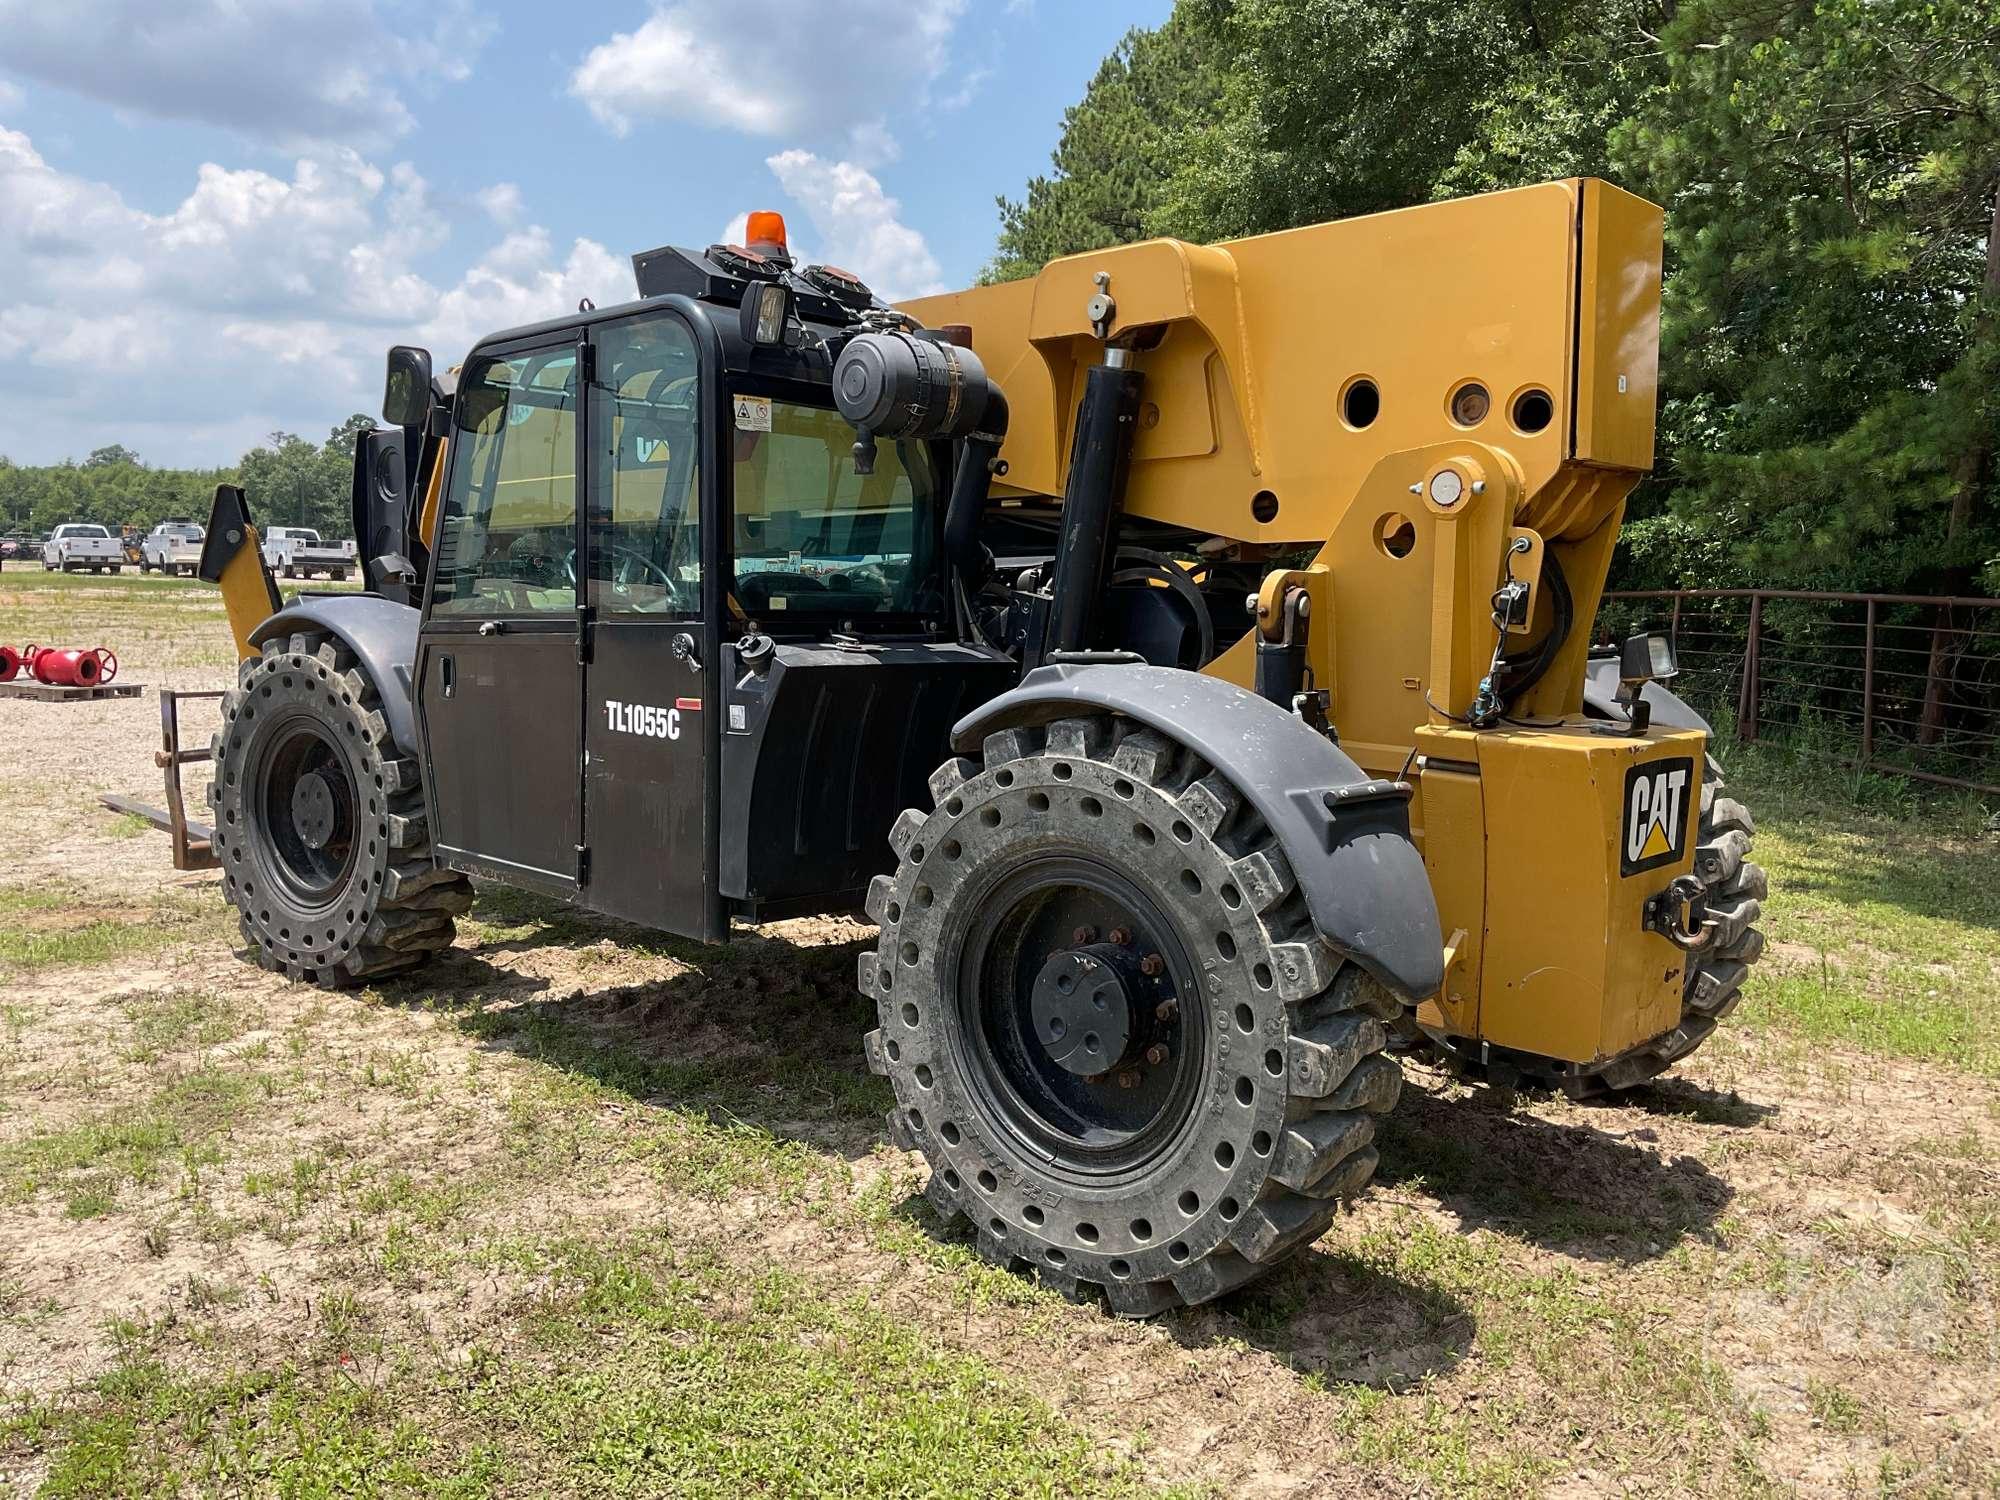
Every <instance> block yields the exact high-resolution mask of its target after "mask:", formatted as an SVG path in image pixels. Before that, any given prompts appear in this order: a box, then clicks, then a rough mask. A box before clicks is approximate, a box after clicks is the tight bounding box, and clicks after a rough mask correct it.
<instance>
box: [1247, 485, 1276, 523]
mask: <svg viewBox="0 0 2000 1500" xmlns="http://www.w3.org/2000/svg"><path fill="white" fill-rule="evenodd" d="M1250 518H1251V519H1252V520H1253V521H1255V522H1257V524H1258V525H1260V526H1268V525H1270V524H1271V523H1272V522H1273V521H1275V520H1277V519H1278V497H1277V496H1276V495H1274V494H1272V493H1271V492H1270V491H1269V490H1259V491H1257V493H1256V494H1254V495H1252V496H1251V497H1250Z"/></svg>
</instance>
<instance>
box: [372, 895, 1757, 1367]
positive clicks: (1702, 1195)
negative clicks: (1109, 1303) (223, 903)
mask: <svg viewBox="0 0 2000 1500" xmlns="http://www.w3.org/2000/svg"><path fill="white" fill-rule="evenodd" d="M496 897H497V899H495V898H496ZM475 916H476V917H478V918H479V919H480V920H482V921H484V922H485V923H487V924H488V928H489V930H492V931H494V933H495V935H494V936H493V937H491V938H490V939H489V940H488V941H485V942H482V943H479V944H476V945H474V946H472V947H470V948H460V949H455V950H453V952H452V953H451V954H449V955H448V956H446V957H445V958H443V959H441V960H440V961H439V962H438V963H437V964H435V965H433V966H432V967H430V968H429V969H427V970H426V971H425V972H424V974H423V975H422V976H421V978H419V979H416V980H412V981H409V982H406V983H402V984H397V985H391V986H386V987H385V989H384V995H385V999H387V1000H388V1001H389V1002H390V1003H392V1004H408V1005H419V1004H421V1005H426V1006H431V1007H435V1008H438V1009H440V1010H442V1011H444V1012H445V1013H446V1014H448V1015H450V1016H451V1017H452V1018H453V1019H454V1020H455V1023H456V1024H457V1025H458V1026H460V1027H461V1028H462V1029H464V1030H465V1031H466V1032H467V1033H468V1034H470V1035H473V1036H475V1037H477V1038H478V1039H479V1040H481V1041H482V1042H483V1043H485V1044H486V1045H488V1046H491V1047H495V1048H499V1049H504V1050H506V1051H509V1052H511V1053H514V1054H516V1055H522V1056H529V1057H533V1058H535V1059H537V1060H538V1061H541V1062H543V1063H546V1064H548V1065H550V1066H553V1067H558V1068H563V1069H566V1070H569V1071H571V1072H573V1073H575V1074H578V1075H580V1076H583V1077H588V1078H590V1079H592V1080H594V1081H596V1082H598V1083H600V1084H603V1085H606V1086H609V1087H612V1088H616V1089H618V1090H620V1091H621V1092H623V1093H625V1094H626V1095H628V1096H629V1097H631V1098H632V1099H634V1100H637V1101H639V1102H640V1103H642V1104H646V1105H651V1106H654V1107H660V1108H669V1109H676V1110H682V1111H691V1112H695V1113H706V1114H707V1115H709V1116H710V1117H712V1118H715V1119H717V1120H722V1121H727V1122H730V1123H740V1124H743V1125H748V1126H750V1127H752V1128H755V1129H759V1130H764V1131H768V1132H769V1133H770V1134H772V1135H773V1136H775V1137H778V1138H781V1139H786V1140H795V1141H798V1142H801V1143H803V1144H805V1145H807V1146H809V1147H811V1148H812V1149H814V1150H817V1151H821V1152H825V1153H827V1154H829V1155H833V1156H838V1157H841V1158H843V1159H846V1160H856V1159H859V1158H861V1157H864V1156H866V1155H868V1154H869V1153H870V1152H871V1151H873V1150H874V1149H875V1146H876V1145H877V1143H878V1142H879V1139H880V1129H881V1119H882V1116H883V1113H884V1112H885V1111H886V1110H887V1109H888V1108H889V1107H890V1105H891V1104H892V1102H893V1099H892V1096H891V1094H890V1092H889V1089H888V1086H887V1085H886V1084H885V1083H884V1082H882V1081H881V1080H879V1079H877V1078H875V1077H873V1076H872V1075H870V1074H869V1073H868V1071H867V1066H866V1063H865V1061H864V1059H863V1057H862V1051H861V1037H862V1035H863V1034H864V1033H865V1032H866V1031H867V1029H868V1028H869V1027H870V1026H872V1025H873V1024H874V1009H873V1007H872V1006H871V1005H870V1004H869V1002H868V1001H867V1000H865V999H864V998H863V997H862V996H861V995H860V994H859V993H858V992H857V990H856V989H855V985H854V971H855V964H856V961H857V957H858V955H859V954H860V953H861V952H862V951H863V950H864V949H865V948H866V947H867V946H868V943H869V941H870V940H871V939H872V936H873V934H872V932H871V931H869V930H868V929H857V930H856V937H855V940H854V941H851V942H838V941H836V942H831V943H799V942H791V941H788V940H786V939H785V938H783V937H779V936H771V935H768V934H765V933H761V932H745V933H743V934H741V935H740V936H739V937H737V938H736V939H735V940H734V941H732V942H729V943H726V944H720V945H715V946H707V945H702V944H698V943H691V942H686V941H683V940H680V939H674V938H663V937H661V936H660V935H658V934H654V933H646V932H642V931H640V930H639V929H635V928H631V927H628V926H626V925H625V924H622V923H618V922H615V921H611V920H608V919H603V918H598V917H594V916H591V915H589V914H587V913H579V912H576V911H574V910H572V909H570V908H568V907H566V906H562V905H561V904H559V903H556V902H552V901H547V902H545V901H542V900H541V899H540V898H536V897H523V896H522V895H520V894H519V893H517V892H511V891H510V892H504V893H493V894H491V895H489V894H488V893H485V892H482V895H481V899H480V904H479V907H478V908H477V909H476V910H475ZM607 939H608V940H609V943H610V944H611V945H612V946H608V947H607V949H606V963H607V968H608V967H609V965H611V964H613V963H615V961H616V957H617V955H618V954H619V953H620V952H622V951H625V950H627V949H637V950H641V951H645V952H648V953H652V954H657V955H664V956H668V957H672V958H674V959H676V960H677V961H679V962H680V963H682V964H683V965H685V967H684V968H683V969H682V970H681V971H680V972H678V973H675V974H673V975H671V976H669V977H667V978H664V979H660V980H654V981H649V982H645V983H638V984H630V983H616V982H609V980H610V975H609V973H607V982H605V983H603V984H601V985H593V984H591V983H590V982H589V979H588V974H589V969H588V967H586V968H584V969H583V970H582V974H583V975H584V976H585V977H584V979H583V982H582V983H578V982H577V981H576V979H574V978H572V979H570V980H566V981H562V982H559V983H556V984H551V982H550V981H549V980H547V979H545V978H541V977H538V976H535V975H532V974H526V973H521V972H516V971H514V970H512V969H509V968H506V967H503V966H502V964H501V962H500V961H502V960H504V959H505V958H506V957H507V956H508V955H510V954H514V953H519V952H524V951H528V950H531V949H536V948H546V947H549V946H552V945H553V946H564V947H569V948H571V949H574V950H584V951H587V950H589V949H590V948H592V947H593V946H595V945H598V944H602V943H605V942H606V940H607ZM1771 1112H1772V1111H1771V1110H1770V1109H1769V1108H1768V1107H1766V1106H1763V1105H1759V1104H1755V1103H1752V1102H1748V1101H1745V1100H1742V1099H1740V1098H1738V1097H1737V1096H1735V1095H1725V1094H1718V1093H1714V1092H1712V1091H1708V1090H1704V1089H1701V1088H1699V1087H1698V1086H1696V1085H1693V1084H1690V1083H1687V1082H1685V1081H1681V1080H1668V1081H1666V1082H1663V1083H1660V1084H1656V1085H1654V1086H1653V1087H1651V1088H1648V1089H1645V1090H1641V1091H1637V1092H1635V1093H1633V1094H1630V1095H1626V1096H1623V1097H1622V1098H1621V1099H1620V1101H1619V1105H1618V1107H1617V1108H1614V1109H1606V1110H1605V1111H1604V1112H1603V1124H1602V1125H1599V1124H1596V1123H1575V1122H1567V1121H1551V1120H1545V1119H1542V1118H1539V1117H1538V1116H1536V1115H1535V1114H1532V1113H1528V1112H1524V1111H1520V1110H1515V1109H1511V1108H1509V1107H1508V1106H1507V1105H1506V1104H1505V1103H1504V1102H1503V1101H1501V1100H1500V1099H1499V1098H1498V1096H1496V1095H1493V1094H1491V1093H1488V1092H1486V1091H1483V1090H1480V1091H1474V1092H1473V1093H1471V1094H1469V1095H1467V1094H1464V1093H1462V1092H1459V1091H1457V1090H1453V1089H1451V1088H1449V1086H1447V1085H1445V1084H1444V1083H1443V1082H1442V1081H1441V1080H1431V1079H1426V1078H1425V1077H1424V1076H1423V1075H1420V1074H1413V1081H1412V1085H1411V1086H1410V1087H1409V1088H1407V1089H1406V1090H1405V1091H1404V1095H1403V1100H1402V1103H1401V1104H1400V1105H1399V1106H1398V1107H1397V1109H1396V1111H1395V1112H1394V1113H1393V1114H1392V1115H1390V1116H1389V1117H1388V1118H1387V1119H1386V1120H1385V1121H1384V1122H1383V1124H1382V1127H1381V1129H1380V1130H1379V1133H1378V1145H1379V1148H1380V1150H1381V1153H1382V1162H1381V1166H1380V1169H1379V1170H1378V1172H1377V1175H1376V1184H1377V1186H1378V1188H1381V1189H1385V1190H1388V1191H1390V1192H1394V1193H1398V1194H1401V1195H1404V1196H1406V1197H1412V1198H1417V1199H1427V1200H1429V1201H1430V1202H1431V1203H1434V1204H1435V1205H1436V1207H1437V1208H1438V1209H1439V1210H1441V1211H1442V1212H1443V1213H1445V1214H1446V1215H1448V1216H1450V1217H1451V1218H1452V1219H1455V1220H1456V1222H1457V1223H1458V1224H1459V1225H1460V1226H1462V1227H1463V1228H1464V1229H1467V1230H1471V1229H1477V1228H1486V1229H1490V1230H1492V1231H1493V1232H1495V1233H1497V1234H1501V1235H1504V1236H1507V1237H1510V1238H1514V1239H1518V1240H1524V1241H1527V1242H1529V1243H1533V1244H1536V1245H1539V1246H1542V1247H1544V1248H1547V1249H1551V1250H1554V1251H1557V1252H1559V1253H1561V1254H1564V1255H1568V1256H1573V1257H1576V1258H1578V1259H1583V1260H1591V1261H1602V1262H1610V1263H1614V1264H1633V1263H1637V1262H1640V1261H1644V1260H1648V1259H1651V1258H1653V1257H1656V1256H1659V1255H1663V1254H1666V1253H1667V1252H1668V1251H1670V1250H1671V1249H1672V1248H1673V1247H1674V1246H1675V1245H1677V1244H1678V1243H1680V1242H1681V1241H1682V1240H1683V1239H1685V1238H1690V1237H1692V1238H1703V1237H1706V1236H1709V1235H1710V1234H1712V1232H1713V1227H1714V1224H1715V1221H1716V1219H1717V1217H1718V1216H1719V1215H1720V1214H1721V1213H1722V1212H1723V1210H1724V1209H1725V1208H1726V1207H1727V1205H1728V1203H1729V1201H1730V1199H1731V1197H1732V1190H1731V1188H1730V1187H1729V1185H1728V1184H1727V1183H1725V1182H1724V1181H1722V1180H1721V1179H1720V1178H1718V1177H1716V1176H1715V1175H1714V1174H1713V1173H1711V1172H1710V1171H1709V1170H1708V1169H1707V1168H1706V1167H1705V1166H1703V1165H1702V1164H1701V1163H1700V1162H1698V1161H1696V1160H1695V1159H1693V1158H1692V1157H1688V1156H1679V1157H1670V1156H1669V1155H1667V1154H1665V1153H1663V1152H1662V1151H1661V1150H1660V1149H1658V1148H1657V1144H1656V1139H1655V1137H1654V1132H1653V1131H1652V1130H1651V1129H1650V1128H1649V1127H1648V1126H1647V1125H1646V1123H1645V1120H1646V1117H1647V1116H1649V1115H1650V1116H1652V1117H1655V1118H1662V1119H1665V1118H1672V1119H1676V1120H1680V1119H1685V1120H1687V1121H1690V1122H1694V1123H1697V1124H1714V1125H1718V1126H1746V1125H1751V1124H1754V1123H1755V1122H1756V1121H1757V1120H1758V1119H1760V1118H1762V1117H1764V1116H1765V1115H1768V1114H1770V1113H1771ZM901 1211H902V1212H903V1213H904V1214H905V1215H906V1216H908V1217H909V1218H910V1219H911V1220H912V1222H915V1223H917V1224H919V1225H920V1226H922V1227H923V1228H924V1229H925V1230H926V1232H928V1233H932V1234H934V1235H935V1234H940V1233H941V1232H942V1231H941V1230H940V1227H939V1224H938V1221H937V1220H936V1218H935V1216H934V1215H932V1214H931V1212H930V1210H929V1208H928V1207H927V1206H926V1205H924V1204H923V1203H922V1201H921V1199H912V1200H910V1201H909V1202H908V1203H906V1204H904V1205H903V1207H902V1210H901ZM1475 1327H1476V1325H1475V1320H1474V1316H1473V1313H1472V1311H1471V1309H1470V1308H1469V1307H1468V1306H1467V1305H1466V1304H1465V1303H1463V1302H1461V1301H1460V1300H1458V1299H1456V1298H1455V1297H1453V1296H1451V1295H1450V1294H1449V1293H1448V1292H1445V1291H1443V1290H1441V1289H1439V1288H1437V1287H1436V1286H1434V1285H1417V1284H1407V1283H1405V1282H1403V1281H1401V1280H1399V1279H1397V1278H1395V1277H1394V1276H1391V1275H1388V1274H1386V1273H1384V1272H1383V1271H1382V1270H1380V1269H1379V1268H1378V1267H1377V1266H1375V1265H1373V1264H1370V1263H1369V1262H1368V1261H1367V1260H1364V1259H1363V1258H1361V1257H1359V1256H1356V1255H1352V1254H1347V1253H1344V1252H1342V1251H1341V1250H1340V1249H1339V1248H1338V1234H1337V1233H1336V1235H1335V1236H1334V1237H1332V1239H1330V1240H1329V1241H1328V1242H1327V1243H1326V1244H1323V1245H1322V1246H1320V1247H1318V1248H1316V1249H1314V1250H1312V1251H1310V1252H1308V1253H1307V1254H1304V1255H1302V1256H1299V1257H1296V1258H1295V1259H1294V1260H1292V1261H1291V1262H1289V1263H1288V1264H1287V1265H1285V1266H1284V1267H1282V1268H1280V1269H1279V1270H1278V1271H1277V1272H1275V1273H1274V1274H1273V1275H1272V1276H1270V1277H1268V1278H1266V1279H1265V1280H1263V1281H1261V1282H1259V1283H1258V1284H1257V1285H1255V1286H1254V1287H1252V1288H1249V1289H1247V1290H1246V1291H1244V1292H1242V1293H1239V1294H1236V1295H1234V1296H1231V1297H1228V1298H1224V1299H1222V1300H1221V1301H1220V1302H1218V1303H1215V1304H1211V1305H1209V1306H1207V1307H1203V1308H1197V1309H1194V1310H1191V1311H1188V1312H1185V1313H1181V1314H1177V1315H1175V1323H1174V1334H1175V1337H1176V1338H1177V1339H1179V1340H1181V1341H1182V1342H1183V1343H1188V1344H1207V1343H1213V1342H1217V1341H1241V1342H1246V1343H1248V1344H1250V1345H1252V1346H1253V1347H1256V1348H1259V1349H1261V1350H1264V1351H1265V1352H1266V1353H1268V1354H1270V1355H1271V1356H1272V1357H1273V1358H1274V1359H1275V1360H1277V1361H1278V1362H1279V1363H1281V1364H1282V1365H1284V1366H1285V1367H1286V1368H1288V1369H1290V1370H1292V1371H1294V1372H1296V1373H1297V1374H1299V1375H1301V1376H1303V1375H1307V1374H1319V1375H1322V1376H1324V1377H1325V1378H1328V1379H1333V1380H1339V1381H1344V1382H1354V1383H1360V1384H1367V1385H1375V1386H1380V1387H1383V1388H1387V1389H1401V1388H1402V1387H1404V1386H1406V1385H1408V1384H1411V1383H1413V1382H1415V1381H1418V1380H1420V1379H1422V1378H1423V1377H1424V1376H1425V1375H1427V1374H1436V1373H1441V1372H1443V1371H1446V1370H1449V1369H1450V1368H1452V1367H1453V1366H1454V1365H1456V1364H1457V1363H1458V1362H1459V1361H1460V1360H1461V1359H1462V1358H1463V1357H1464V1356H1465V1353H1466V1351H1467V1350H1468V1349H1469V1348H1470V1347H1471V1344H1472V1338H1473V1334H1474V1332H1475Z"/></svg>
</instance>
